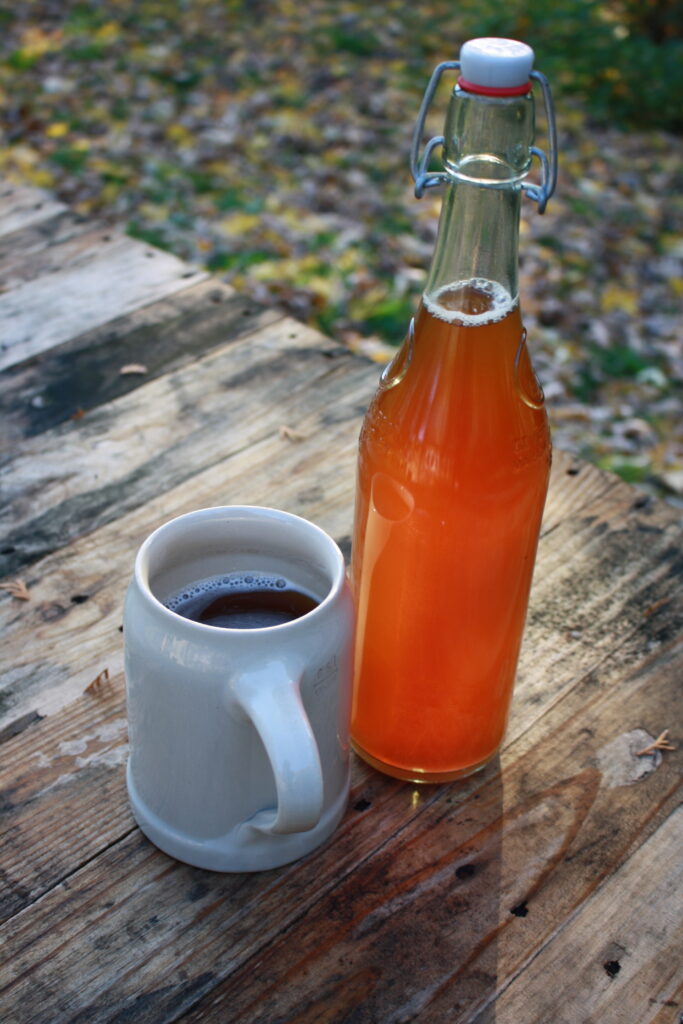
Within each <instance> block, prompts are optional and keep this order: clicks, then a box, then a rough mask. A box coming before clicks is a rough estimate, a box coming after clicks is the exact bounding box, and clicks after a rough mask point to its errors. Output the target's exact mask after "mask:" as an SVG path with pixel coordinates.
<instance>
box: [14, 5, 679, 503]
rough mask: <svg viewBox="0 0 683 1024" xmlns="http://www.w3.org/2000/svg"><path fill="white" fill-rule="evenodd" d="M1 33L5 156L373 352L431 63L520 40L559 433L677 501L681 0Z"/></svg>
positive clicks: (415, 222)
mask: <svg viewBox="0 0 683 1024" xmlns="http://www.w3.org/2000/svg"><path fill="white" fill-rule="evenodd" d="M0 29H2V32H1V33H0V121H1V124H2V129H3V135H2V139H0V175H4V176H5V177H8V178H11V179H14V180H19V181H22V182H26V183H29V184H33V185H36V186H39V187H44V188H47V189H49V190H51V191H53V192H55V193H56V194H57V195H58V196H59V197H60V198H62V199H63V200H64V201H65V202H67V203H69V204H70V205H71V207H72V208H74V209H75V210H76V211H78V212H79V213H82V214H83V215H84V216H87V217H91V218H95V219H99V220H101V221H107V222H116V223H120V224H123V225H125V227H126V229H127V230H128V231H129V233H130V234H132V235H134V236H136V237H139V238H142V239H144V240H146V241H149V242H151V243H152V244H154V245H157V246H160V247H162V248H167V249H169V250H171V251H173V252H175V253H177V254H178V255H179V256H181V257H183V258H185V259H189V260H192V261H195V262H199V263H202V264H204V265H205V266H207V267H208V268H209V269H210V270H212V271H213V272H214V273H216V274H218V275H220V276H221V277H223V278H224V279H225V280H227V281H229V282H231V283H232V284H233V285H234V286H235V287H237V288H240V289H242V290H243V291H247V292H249V293H250V294H251V295H252V296H253V297H255V298H256V299H258V300H262V301H264V302H267V303H278V304H279V305H280V306H282V308H283V309H284V310H286V311H287V312H289V313H292V314H293V315H294V316H296V317H298V318H299V319H301V320H305V321H307V322H309V323H312V324H314V325H316V326H318V327H319V328H321V329H322V330H324V331H326V332H327V333H329V334H332V335H333V336H335V337H336V338H338V339H339V340H341V341H343V342H345V343H347V344H350V345H351V346H352V347H355V348H357V349H360V350H362V351H365V352H367V353H368V354H370V355H371V356H373V357H375V358H378V359H383V358H386V355H387V347H388V346H392V345H395V344H397V343H399V342H400V341H401V340H402V337H403V335H404V332H405V329H406V326H407V323H408V321H409V318H410V316H411V315H412V313H413V312H414V310H415V306H416V304H417V301H418V300H419V295H420V292H421V288H422V284H423V281H424V276H425V271H426V268H427V266H428V263H429V258H430V254H431V250H432V246H433V242H434V237H435V231H436V225H437V220H438V211H439V204H440V197H439V195H438V192H436V191H434V192H430V193H429V195H428V196H426V197H425V198H424V199H422V200H421V201H420V202H418V201H416V200H415V198H414V196H413V191H412V182H411V180H410V176H409V173H408V154H409V149H410V139H411V133H412V129H413V125H414V121H415V117H416V113H417V110H418V107H419V103H420V99H421V96H422V93H423V91H424V87H425V85H426V82H427V80H428V77H429V75H430V73H431V70H432V68H433V66H434V65H435V64H436V63H437V62H438V61H440V60H445V59H453V58H454V57H456V56H457V54H458V51H459V48H460V45H461V44H462V42H463V41H464V40H465V39H467V38H470V37H472V36H476V35H488V34H492V35H507V36H512V37H516V38H521V39H524V40H526V41H527V42H529V43H530V44H531V45H532V46H533V47H534V49H535V50H536V53H537V64H538V66H539V68H540V69H541V70H542V71H544V72H545V73H546V74H547V75H548V77H549V78H550V80H551V83H552V86H553V92H554V95H555V97H556V104H557V113H558V127H559V134H560V157H561V176H560V182H559V187H558V192H557V194H556V196H555V197H554V198H553V200H551V203H550V205H549V208H548V212H547V213H546V214H545V215H544V216H543V217H539V216H538V214H537V213H536V212H535V210H534V207H533V204H531V203H525V204H524V214H523V223H522V238H521V286H522V302H523V306H524V310H525V317H526V320H527V326H528V327H529V331H530V336H531V338H532V341H533V347H534V350H535V353H536V360H537V365H538V368H539V371H540V376H541V378H542V380H543V383H544V386H545V388H546V395H547V398H548V403H549V408H550V412H551V416H552V418H553V428H554V431H555V437H556V441H557V442H558V443H559V444H561V445H563V446H564V447H569V448H571V449H573V450H575V451H577V452H578V453H579V454H581V455H584V456H586V457H588V458H591V459H593V460H594V461H596V462H597V463H599V464H600V465H603V466H606V467H607V468H610V469H614V470H616V471H617V472H620V473H621V474H622V475H623V476H624V477H626V478H627V479H629V480H633V481H635V482H638V483H641V484H643V485H644V486H647V487H649V488H650V489H651V490H654V491H655V492H656V493H658V494H664V495H665V496H667V497H670V498H671V499H672V500H675V501H681V502H682V503H683V417H682V416H681V393H682V392H681V389H682V387H683V353H682V352H681V348H682V346H681V316H680V312H681V309H680V305H681V296H683V269H682V268H683V140H682V139H681V132H682V131H683V106H682V105H681V101H680V96H681V95H682V94H683V0H648V2H645V0H642V2H641V0H610V2H603V3H598V2H596V0H536V2H534V3H530V2H526V3H525V2H522V0H505V2H504V0H476V2H475V0H460V2H459V3H457V4H454V3H453V2H452V0H425V2H423V3H420V4H410V3H407V2H405V0H400V2H399V0H383V2H376V3H372V4H367V3H365V4H363V3H360V2H358V0H308V2H307V3H306V4H302V3H300V2H294V0H280V2H277V3H275V2H268V0H91V2H88V3H82V2H74V0H21V3H13V4H9V3H7V2H2V0H0ZM451 85H452V81H451V82H449V83H447V84H446V83H444V91H443V92H442V93H439V94H438V95H437V97H436V101H435V104H434V108H433V111H432V112H431V114H430V117H429V121H428V130H429V132H430V134H440V133H441V130H442V125H443V116H444V112H445V105H446V102H447V90H448V88H450V86H451ZM543 123H544V120H543V116H542V114H539V124H540V128H541V136H540V139H539V142H540V144H541V145H542V144H543V132H542V129H543Z"/></svg>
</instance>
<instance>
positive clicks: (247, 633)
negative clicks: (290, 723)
mask: <svg viewBox="0 0 683 1024" xmlns="http://www.w3.org/2000/svg"><path fill="white" fill-rule="evenodd" d="M211 513H214V515H211ZM225 513H236V514H237V515H240V514H246V515H249V516H255V514H258V515H262V514H264V513H265V518H268V517H271V518H276V519H280V520H282V519H284V520H286V521H287V520H288V521H290V522H295V523H297V524H298V525H299V526H301V527H303V528H304V529H306V530H309V531H311V532H313V533H315V534H316V535H317V536H318V538H319V539H320V540H322V542H323V543H324V544H325V545H326V546H327V547H328V548H329V549H330V551H331V553H332V554H333V557H334V560H335V567H334V574H333V578H332V580H331V582H330V586H329V589H328V591H327V593H326V594H325V596H324V597H323V598H322V600H320V601H319V602H318V603H317V604H316V606H315V608H311V610H310V611H308V612H305V613H304V614H303V615H300V616H298V618H296V619H290V621H289V622H280V623H277V624H275V625H271V626H256V627H252V628H249V629H244V628H239V627H235V626H214V625H211V624H210V623H207V622H197V621H196V620H195V619H189V618H187V617H186V616H184V615H180V614H179V613H178V612H174V611H173V610H172V609H171V608H168V607H167V606H166V605H165V604H164V603H163V601H160V600H159V598H158V597H157V596H156V594H155V593H154V592H153V590H152V588H151V586H150V583H149V578H148V573H147V572H146V569H147V568H148V566H147V559H148V557H149V553H150V550H151V548H152V546H153V544H154V543H156V541H157V540H158V539H159V537H160V536H161V535H162V534H163V533H165V532H166V531H167V530H169V529H171V528H172V527H174V526H175V525H176V524H177V523H179V522H181V521H182V520H184V519H193V518H196V517H199V516H205V517H207V518H216V519H218V518H220V517H221V515H225ZM134 579H135V583H136V585H137V587H138V589H139V591H140V593H141V594H142V595H143V596H144V597H145V598H146V599H147V600H149V601H150V602H151V604H152V606H153V607H154V608H155V609H156V610H157V611H158V612H160V613H162V615H163V616H164V617H166V616H172V621H173V622H174V623H175V624H176V625H180V624H182V623H184V624H185V628H189V629H191V630H192V632H194V631H195V630H201V631H205V630H210V634H209V635H212V636H220V635H221V634H225V635H230V636H231V637H234V636H236V635H238V634H239V635H240V636H242V637H244V638H245V639H246V637H256V636H259V635H262V634H268V635H272V634H273V631H274V630H283V629H290V630H291V629H292V628H293V627H296V626H297V625H298V624H300V623H301V624H303V623H309V622H310V621H311V617H312V616H314V615H316V614H317V613H318V612H322V611H323V610H324V609H326V608H327V607H328V606H329V605H330V604H331V603H332V601H334V600H335V598H336V597H337V595H338V594H339V593H340V591H341V590H342V589H343V587H344V584H345V582H346V563H345V561H344V556H343V554H342V551H341V548H340V547H339V545H338V544H337V542H336V540H335V539H334V538H333V537H331V536H330V535H329V534H328V533H327V532H326V531H325V530H323V528H322V527H321V526H318V524H317V523H314V522H312V521H311V520H310V519H305V518H304V517H303V516H299V515H296V513H294V512H287V511H286V510H285V509H279V508H274V507H272V506H268V505H209V506H207V507H205V508H198V509H193V510H192V511H190V512H183V513H181V514H180V515H178V516H174V517H173V518H172V519H168V520H166V522H164V523H161V525H160V526H157V527H156V528H155V529H154V530H153V531H152V532H151V533H150V534H149V535H148V536H147V537H146V538H145V540H144V541H143V542H142V544H141V545H140V547H139V549H138V551H137V554H136V556H135V567H134Z"/></svg>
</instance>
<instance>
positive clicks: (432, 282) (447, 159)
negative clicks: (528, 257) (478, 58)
mask: <svg viewBox="0 0 683 1024" xmlns="http://www.w3.org/2000/svg"><path fill="white" fill-rule="evenodd" d="M533 131H534V112H533V100H532V98H531V96H530V95H527V96H516V97H514V98H505V99H499V98H493V97H489V96H480V95H477V94H472V93H466V92H464V91H463V90H461V89H460V88H456V89H455V90H454V93H453V96H452V99H451V105H450V107H449V112H448V116H447V119H446V129H445V141H444V168H445V171H446V174H447V184H446V194H445V196H444V201H443V206H442V210H441V219H440V222H439V232H438V236H437V241H436V246H435V250H434V255H433V257H432V263H431V267H430V271H429V275H428V278H427V285H426V288H425V299H426V300H427V303H428V304H429V305H430V306H431V305H441V304H442V303H440V302H439V296H440V295H441V296H443V295H444V294H445V292H446V290H448V304H447V309H448V310H449V312H450V313H453V314H457V313H461V314H463V316H466V317H467V316H471V315H473V314H476V313H478V312H482V313H483V312H484V310H478V309H473V308H472V301H473V299H472V294H473V290H472V287H471V285H472V283H473V282H474V283H476V282H478V283H479V287H476V288H475V291H476V292H477V293H478V292H480V291H481V285H482V284H483V283H484V282H487V285H486V287H485V288H484V292H485V293H488V294H491V293H492V292H494V293H495V295H496V296H497V298H496V304H498V303H500V302H502V301H505V302H506V304H507V305H508V306H511V305H514V304H515V303H516V302H517V299H518V279H517V262H518V241H519V215H520V204H521V196H522V190H521V182H522V180H523V179H524V177H525V176H526V174H527V171H528V169H529V165H530V163H531V145H532V143H533ZM466 284H469V285H470V287H469V288H466V287H465V285H466ZM475 305H476V303H475Z"/></svg>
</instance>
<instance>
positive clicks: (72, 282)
mask: <svg viewBox="0 0 683 1024" xmlns="http://www.w3.org/2000/svg"><path fill="white" fill-rule="evenodd" d="M205 276H206V275H205V274H203V273H202V272H201V271H200V270H197V269H193V268H188V266H187V264H185V263H183V262H182V261H181V260H179V259H177V258H176V257H175V256H171V255H170V254H169V253H165V252H161V251H160V250H158V249H152V248H151V247H150V246H147V245H144V244H143V243H142V242H138V241H135V240H134V239H132V238H127V237H126V236H125V235H121V234H120V233H118V232H111V233H110V234H107V235H100V236H98V238H97V240H96V241H95V240H93V241H92V244H91V245H89V246H88V247H85V248H80V246H79V247H78V259H77V260H76V261H75V265H73V266H66V267H64V268H63V269H56V270H54V271H53V272H51V273H46V274H43V275H42V276H40V277H37V278H34V279H33V280H29V281H27V282H26V283H24V284H19V285H18V286H17V287H14V288H12V289H11V290H9V291H7V292H4V293H2V294H0V337H1V338H2V341H1V342H0V369H4V368H5V367H7V366H12V365H13V364H14V363H17V362H21V361H22V360H24V359H27V358H29V357H30V356H35V355H36V354H38V353H40V352H43V351H44V350H46V349H49V348H51V347H52V346H54V345H58V344H60V343H61V342H63V341H67V340H68V339H69V338H72V337H74V336H76V335H78V334H81V333H83V331H87V330H91V329H92V328H93V327H96V326H98V325H100V324H103V323H106V322H107V321H108V320H111V319H113V318H114V317H116V316H121V315H123V314H124V313H127V312H129V311H130V310H132V309H135V308H136V307H138V306H141V305H144V304H145V303H150V302H154V301H155V300H157V299H160V298H161V297H162V296H164V295H169V294H171V293H172V292H175V291H178V290H180V289H182V288H187V287H189V286H190V285H192V284H196V283H197V282H198V281H200V280H202V278H203V277H205Z"/></svg>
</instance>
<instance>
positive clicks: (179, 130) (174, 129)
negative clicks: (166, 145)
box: [166, 122, 194, 146]
mask: <svg viewBox="0 0 683 1024" xmlns="http://www.w3.org/2000/svg"><path fill="white" fill-rule="evenodd" d="M166 138H167V139H170V140H171V142H175V143H176V144H177V145H179V146H189V145H192V143H193V142H194V136H193V135H192V132H189V131H188V130H187V128H186V127H185V125H183V124H178V123H177V122H174V123H173V124H169V126H168V128H167V129H166Z"/></svg>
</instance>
